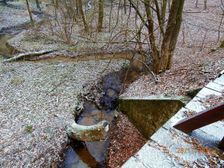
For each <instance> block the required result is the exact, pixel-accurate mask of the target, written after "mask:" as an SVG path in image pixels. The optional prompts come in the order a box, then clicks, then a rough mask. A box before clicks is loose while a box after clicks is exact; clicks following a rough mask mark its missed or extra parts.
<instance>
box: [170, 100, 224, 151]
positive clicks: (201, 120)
mask: <svg viewBox="0 0 224 168" xmlns="http://www.w3.org/2000/svg"><path fill="white" fill-rule="evenodd" d="M223 119H224V103H223V104H221V105H218V106H215V107H212V108H210V109H208V110H204V111H202V112H200V113H197V114H196V115H193V116H191V117H188V118H186V119H183V120H181V121H180V122H178V123H177V124H176V125H174V128H176V129H178V130H180V131H183V132H185V133H190V132H192V131H193V130H196V129H198V128H201V127H204V126H206V125H209V124H212V123H214V122H217V121H220V120H223ZM223 130H224V129H223ZM219 147H220V148H221V149H224V138H223V139H222V141H221V143H220V145H219Z"/></svg>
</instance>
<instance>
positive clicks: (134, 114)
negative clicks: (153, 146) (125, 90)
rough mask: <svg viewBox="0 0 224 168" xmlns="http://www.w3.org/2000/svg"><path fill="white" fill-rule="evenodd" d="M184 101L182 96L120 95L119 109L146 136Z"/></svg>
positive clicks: (182, 104)
mask: <svg viewBox="0 0 224 168" xmlns="http://www.w3.org/2000/svg"><path fill="white" fill-rule="evenodd" d="M185 101H186V100H185V99H184V98H183V97H164V96H149V97H145V98H138V97H130V98H127V97H121V98H120V99H119V110H120V111H122V112H123V113H125V114H126V115H127V116H128V117H129V119H130V120H131V121H132V122H133V124H134V125H135V126H136V127H137V128H138V129H139V131H140V132H141V133H142V134H143V135H144V136H145V137H146V138H148V137H150V136H151V135H152V134H153V133H154V132H155V131H156V130H157V129H159V128H160V127H161V126H162V125H163V124H164V123H165V122H166V121H167V120H168V119H169V118H171V117H172V116H173V115H174V114H175V113H176V112H177V111H178V110H179V109H180V108H181V107H183V106H184V104H185V103H184V102H185Z"/></svg>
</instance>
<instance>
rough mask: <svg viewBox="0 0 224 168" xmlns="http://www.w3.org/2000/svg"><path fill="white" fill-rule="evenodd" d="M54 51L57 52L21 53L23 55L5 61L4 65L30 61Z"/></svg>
mask: <svg viewBox="0 0 224 168" xmlns="http://www.w3.org/2000/svg"><path fill="white" fill-rule="evenodd" d="M54 51H56V50H50V51H49V50H48V51H46V50H42V51H35V52H26V53H21V54H18V55H15V56H13V57H12V58H9V59H6V60H4V61H3V63H6V62H13V61H19V60H28V59H29V58H31V57H37V56H40V55H44V54H49V53H52V52H54Z"/></svg>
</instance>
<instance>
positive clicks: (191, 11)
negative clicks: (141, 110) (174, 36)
mask: <svg viewBox="0 0 224 168" xmlns="http://www.w3.org/2000/svg"><path fill="white" fill-rule="evenodd" d="M199 2H200V1H199ZM219 3H220V2H219V1H217V0H214V1H208V9H207V10H203V4H202V1H201V3H199V8H195V6H194V3H193V1H191V0H188V1H186V4H185V8H184V15H183V25H182V29H181V33H180V36H179V40H178V43H177V48H176V51H175V55H174V60H173V66H172V68H171V69H170V70H169V71H166V72H165V73H163V74H160V75H157V76H156V77H157V78H158V81H155V79H154V77H153V76H152V75H151V74H148V75H143V76H141V77H140V78H139V79H138V80H136V81H135V82H133V83H132V84H130V85H129V87H128V88H127V89H126V90H125V92H124V93H123V94H122V96H139V97H144V96H149V95H158V94H163V95H171V96H172V95H186V92H187V91H192V90H194V89H198V88H203V87H204V86H205V85H206V84H207V83H208V82H209V81H210V80H213V79H215V78H216V77H217V76H218V74H219V73H220V72H221V71H222V70H224V49H223V48H220V47H219V46H220V40H223V38H224V37H223V35H224V28H223V25H222V26H221V27H220V30H219V26H220V22H221V19H222V17H223V16H222V13H223V12H222V10H221V9H220V7H219ZM219 32H220V35H219ZM219 36H220V39H219ZM122 120H123V121H122ZM124 121H125V119H124V118H123V117H121V121H120V122H119V124H118V125H117V127H118V128H119V127H120V128H121V129H117V130H114V133H112V139H117V141H111V144H110V145H111V146H110V149H109V151H110V153H111V151H112V152H113V150H114V149H115V150H116V152H117V153H116V154H114V158H112V159H111V160H116V161H114V162H111V161H109V165H110V167H120V166H121V165H122V164H123V163H124V159H125V158H126V159H128V157H127V156H132V155H133V154H134V153H133V151H132V150H128V149H129V146H126V142H132V141H133V142H135V137H133V136H129V137H126V136H123V138H122V139H121V138H120V135H122V134H123V129H122V128H123V127H124V126H125V125H126V124H125V122H124ZM122 124H123V125H122ZM127 128H128V129H127V130H128V131H127V132H131V131H130V130H129V129H131V130H134V128H131V127H129V126H128V127H127ZM135 135H136V134H135ZM139 138H141V136H140V137H139ZM141 142H142V141H139V142H138V143H139V144H136V146H138V145H139V147H141V146H140V144H141ZM119 147H120V148H119ZM133 149H134V148H133ZM119 153H122V154H123V155H119ZM116 158H117V159H116ZM118 158H119V159H118Z"/></svg>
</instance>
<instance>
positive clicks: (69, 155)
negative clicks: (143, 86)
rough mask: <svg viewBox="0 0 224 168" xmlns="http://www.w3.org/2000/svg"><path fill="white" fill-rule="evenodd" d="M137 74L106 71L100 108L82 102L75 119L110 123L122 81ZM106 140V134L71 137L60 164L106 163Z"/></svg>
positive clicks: (74, 167)
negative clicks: (92, 137)
mask: <svg viewBox="0 0 224 168" xmlns="http://www.w3.org/2000/svg"><path fill="white" fill-rule="evenodd" d="M138 75H139V74H138V72H136V71H134V70H130V69H129V70H128V71H127V70H121V71H119V72H114V73H111V74H108V75H106V76H105V77H104V78H103V79H102V83H101V87H102V88H101V89H102V91H103V94H102V96H101V98H100V105H101V107H102V108H101V109H99V107H97V106H96V105H95V104H94V103H92V102H89V101H86V102H85V103H84V110H83V111H82V113H81V114H80V116H79V117H78V118H77V123H78V124H81V125H93V124H97V123H98V122H100V121H102V120H107V121H109V123H110V124H113V121H114V118H115V114H116V110H115V109H116V107H117V105H118V97H119V94H120V92H122V90H123V87H124V85H125V84H128V83H130V82H132V81H134V80H135V79H136V78H137V77H138ZM125 79H126V80H125ZM109 141H110V139H109V138H107V139H106V140H104V141H98V142H79V141H71V143H70V146H69V147H68V148H67V150H66V151H65V153H64V154H65V157H64V161H63V163H62V164H61V166H60V167H61V168H87V167H90V168H104V167H106V160H107V150H108V147H109Z"/></svg>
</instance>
